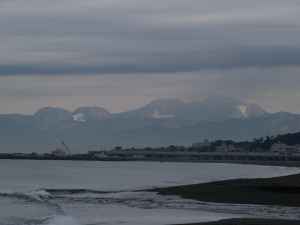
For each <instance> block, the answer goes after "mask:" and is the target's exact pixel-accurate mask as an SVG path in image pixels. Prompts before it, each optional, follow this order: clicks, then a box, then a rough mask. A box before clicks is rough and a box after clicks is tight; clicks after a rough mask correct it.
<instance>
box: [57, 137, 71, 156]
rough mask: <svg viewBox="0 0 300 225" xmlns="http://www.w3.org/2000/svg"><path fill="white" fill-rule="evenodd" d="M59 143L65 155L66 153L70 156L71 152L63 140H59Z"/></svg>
mask: <svg viewBox="0 0 300 225" xmlns="http://www.w3.org/2000/svg"><path fill="white" fill-rule="evenodd" d="M60 143H61V145H62V146H63V148H64V150H65V151H66V153H67V154H68V155H70V154H71V150H70V148H69V146H68V145H67V144H66V143H65V142H64V141H63V140H61V141H60Z"/></svg>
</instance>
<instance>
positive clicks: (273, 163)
mask: <svg viewBox="0 0 300 225" xmlns="http://www.w3.org/2000/svg"><path fill="white" fill-rule="evenodd" d="M0 160H34V161H36V160H37V161H44V160H46V161H92V162H95V161H99V162H161V163H165V162H170V163H171V162H177V163H180V162H182V163H220V164H222V163H228V164H240V165H257V166H282V167H300V161H264V160H251V161H248V160H189V159H177V160H174V159H163V160H162V159H142V160H141V159H118V158H93V157H89V156H87V155H74V156H68V157H53V156H47V157H44V156H42V157H41V156H15V155H14V156H11V155H5V154H2V155H1V154H0Z"/></svg>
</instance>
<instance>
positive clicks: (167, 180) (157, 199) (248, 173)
mask: <svg viewBox="0 0 300 225" xmlns="http://www.w3.org/2000/svg"><path fill="white" fill-rule="evenodd" d="M299 172H300V169H297V168H285V167H272V166H256V165H237V164H215V163H159V162H82V161H29V160H28V161H27V160H0V225H102V224H103V225H119V224H122V225H167V224H178V223H189V222H200V221H212V220H218V219H224V218H232V217H244V216H247V217H266V218H268V217H272V218H277V217H278V218H286V219H287V218H291V219H295V218H298V219H299V218H300V210H299V209H298V208H291V207H272V206H256V205H232V204H217V203H205V202H197V201H193V200H185V199H181V198H179V197H176V196H159V195H158V194H156V193H153V192H148V191H145V189H149V188H154V187H167V186H175V185H182V184H192V183H202V182H209V181H217V180H225V179H232V178H258V177H274V176H281V175H288V174H294V173H299Z"/></svg>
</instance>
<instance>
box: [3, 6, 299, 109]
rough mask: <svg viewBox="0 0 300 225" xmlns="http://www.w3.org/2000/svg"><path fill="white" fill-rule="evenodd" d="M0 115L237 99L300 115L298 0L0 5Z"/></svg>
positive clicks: (128, 107) (129, 107) (127, 107)
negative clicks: (170, 100)
mask: <svg viewBox="0 0 300 225" xmlns="http://www.w3.org/2000/svg"><path fill="white" fill-rule="evenodd" d="M0 29H1V30H0V103H1V107H0V113H9V112H22V113H31V112H34V111H35V110H36V109H38V108H40V107H43V106H46V105H52V106H61V107H66V108H68V109H74V108H76V107H77V106H81V105H100V106H104V107H106V108H107V109H109V110H111V111H124V110H127V109H131V108H136V107H138V106H140V105H143V104H145V103H146V102H148V101H151V100H152V99H155V98H160V97H164V98H166V97H168V98H170V97H177V98H182V99H185V100H201V99H203V98H204V97H206V96H208V95H216V94H217V95H226V96H235V97H238V98H243V99H246V100H247V101H252V102H256V103H259V104H261V105H262V106H264V107H265V108H266V109H268V110H270V111H280V110H285V111H292V112H300V88H299V86H300V38H299V37H300V1H299V0H289V1H282V0H252V1H249V0H247V1H246V0H224V1H220V0H159V1H158V0H157V1H153V0H102V1H101V0H98V1H97V0H84V1H82V0H0Z"/></svg>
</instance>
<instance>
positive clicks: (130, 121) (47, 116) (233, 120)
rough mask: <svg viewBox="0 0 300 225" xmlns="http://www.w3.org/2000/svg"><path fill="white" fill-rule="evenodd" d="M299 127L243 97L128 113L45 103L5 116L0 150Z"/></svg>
mask: <svg viewBox="0 0 300 225" xmlns="http://www.w3.org/2000/svg"><path fill="white" fill-rule="evenodd" d="M297 131H300V115H298V114H292V113H289V112H277V113H269V112H267V111H266V110H265V109H263V108H262V107H261V106H259V105H257V104H252V103H247V102H244V101H242V100H237V99H233V98H224V97H209V98H207V99H205V100H203V101H199V102H184V101H181V100H178V99H158V100H154V101H152V102H150V103H149V104H147V105H145V106H143V107H140V108H138V109H135V110H130V111H127V112H122V113H110V112H109V111H108V110H106V109H105V108H102V107H80V108H78V109H76V110H74V111H73V112H71V111H68V110H66V109H63V108H56V107H45V108H42V109H40V110H38V111H37V112H36V113H35V114H33V115H21V114H6V115H0V149H1V150H0V151H1V152H49V151H51V150H53V149H54V148H55V147H57V144H58V143H59V141H60V140H63V141H64V142H66V143H67V144H68V145H69V146H70V148H71V149H72V151H74V152H86V151H88V150H99V148H100V146H103V147H107V148H111V147H113V146H117V145H122V146H127V147H128V146H161V145H171V144H174V145H188V144H192V143H193V142H199V141H202V140H203V139H210V140H213V139H233V140H246V139H247V140H249V139H252V138H256V137H261V136H267V135H268V136H271V135H277V134H282V133H289V132H297Z"/></svg>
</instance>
